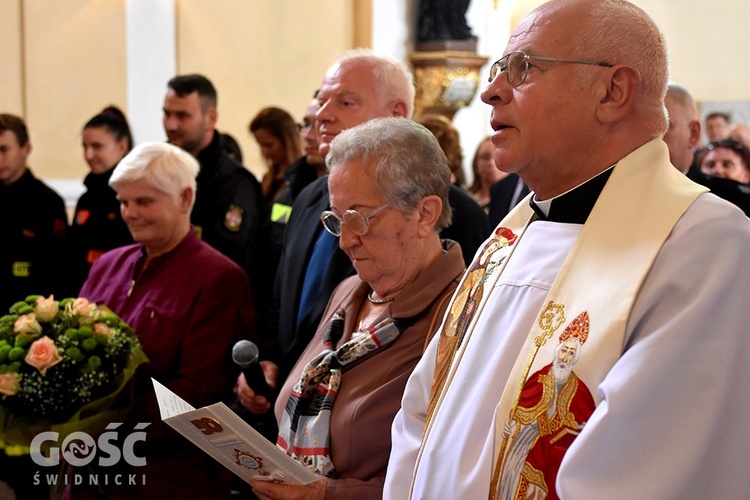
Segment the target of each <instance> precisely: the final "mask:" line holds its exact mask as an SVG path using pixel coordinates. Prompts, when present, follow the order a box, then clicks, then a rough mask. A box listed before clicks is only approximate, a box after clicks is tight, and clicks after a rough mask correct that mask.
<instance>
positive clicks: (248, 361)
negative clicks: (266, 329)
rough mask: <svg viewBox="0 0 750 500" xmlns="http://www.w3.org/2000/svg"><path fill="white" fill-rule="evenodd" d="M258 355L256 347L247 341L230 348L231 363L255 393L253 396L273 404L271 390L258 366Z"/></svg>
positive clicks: (239, 342) (241, 341)
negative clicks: (260, 397)
mask: <svg viewBox="0 0 750 500" xmlns="http://www.w3.org/2000/svg"><path fill="white" fill-rule="evenodd" d="M259 354H260V352H259V351H258V346H257V345H255V344H254V343H252V342H250V341H249V340H240V341H238V342H237V343H236V344H234V347H232V361H234V363H235V364H236V365H237V366H239V367H240V369H241V370H242V373H243V375H245V380H247V385H249V386H250V388H252V390H253V391H255V394H257V395H259V396H263V397H265V398H266V399H267V400H268V401H269V402H273V399H274V396H273V390H272V389H271V388H270V387H269V386H268V383H267V382H266V377H264V376H263V370H262V369H261V368H260V365H259V364H258V355H259Z"/></svg>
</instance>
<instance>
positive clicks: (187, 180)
mask: <svg viewBox="0 0 750 500" xmlns="http://www.w3.org/2000/svg"><path fill="white" fill-rule="evenodd" d="M199 170H200V165H199V164H198V161H197V160H196V159H195V158H193V156H192V155H191V154H190V153H188V152H186V151H184V150H182V149H180V148H178V147H177V146H173V145H171V144H167V143H165V142H144V143H143V144H139V145H138V146H136V147H135V148H133V150H132V151H130V153H128V154H127V155H126V156H125V157H124V158H123V159H122V160H120V163H118V164H117V166H116V167H115V170H114V171H113V172H112V177H110V179H109V185H110V186H112V189H114V190H115V191H116V190H117V187H118V186H119V185H121V184H127V183H129V182H133V181H136V180H139V179H143V180H145V181H146V182H148V183H149V184H150V185H151V186H152V187H154V188H155V189H158V190H159V191H162V192H164V193H167V194H169V195H172V196H175V197H177V196H180V194H181V193H182V192H183V191H184V190H185V188H191V189H192V190H193V203H195V191H196V180H195V178H196V177H197V176H198V171H199ZM191 208H192V205H191Z"/></svg>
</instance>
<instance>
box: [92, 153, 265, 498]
mask: <svg viewBox="0 0 750 500" xmlns="http://www.w3.org/2000/svg"><path fill="white" fill-rule="evenodd" d="M198 168H199V167H198V163H197V162H196V160H195V159H194V158H193V157H192V156H191V155H190V154H188V153H186V152H185V151H183V150H181V149H180V148H178V147H176V146H172V145H170V144H164V143H146V144H141V145H140V146H137V147H136V148H135V149H133V150H132V151H131V152H130V153H129V154H128V155H127V156H125V158H123V160H122V161H121V162H120V163H119V164H118V165H117V167H116V168H115V170H114V172H113V173H112V177H111V178H110V181H109V183H110V185H111V186H112V188H113V189H114V190H115V191H116V192H117V198H118V199H119V201H120V211H121V213H122V217H123V219H124V220H125V223H126V224H127V225H128V229H129V230H130V232H131V234H132V235H133V239H134V240H135V241H136V242H137V244H135V245H129V246H125V247H121V248H117V249H115V250H112V251H110V252H107V253H105V254H104V255H102V256H101V257H100V258H99V259H97V261H96V262H95V263H94V266H93V267H92V269H91V272H90V274H89V277H88V280H87V281H86V282H85V283H84V285H83V288H82V289H81V293H80V295H81V296H83V297H86V298H88V299H89V300H91V301H93V302H96V303H99V304H105V305H107V306H109V308H110V309H112V310H113V311H114V312H115V313H117V314H119V315H120V316H121V317H122V318H123V319H124V320H125V321H126V322H128V324H130V325H131V326H132V327H133V329H134V330H135V332H136V335H138V338H139V339H140V341H141V343H142V345H143V350H144V352H145V353H146V355H147V356H148V357H149V359H150V360H151V363H150V372H151V373H150V375H151V376H153V377H154V378H156V379H157V380H159V381H160V382H161V383H162V384H164V385H166V386H167V387H169V388H170V389H171V390H172V391H174V392H175V393H177V394H178V395H180V396H181V397H182V398H183V399H185V400H186V401H188V402H189V403H190V404H192V405H193V406H196V407H200V406H204V405H207V404H211V403H215V402H218V401H219V400H221V399H223V398H225V397H226V396H228V395H229V394H231V390H232V385H233V381H234V380H235V379H236V378H237V371H235V370H233V366H234V365H233V363H232V361H231V359H230V352H231V349H232V346H233V344H234V342H235V341H237V340H239V339H240V338H248V337H250V336H251V334H252V333H253V330H252V328H253V326H252V321H253V316H254V311H253V306H252V303H251V301H250V286H249V284H248V280H247V277H246V275H245V273H244V272H243V271H242V269H240V268H239V267H238V266H237V265H236V264H235V263H234V262H232V261H231V260H229V259H228V258H227V257H225V256H223V255H222V254H220V253H219V252H218V251H216V250H214V249H213V248H211V247H210V246H208V245H207V244H206V243H204V242H202V241H201V240H199V239H198V237H197V236H196V234H195V232H194V231H193V230H192V228H191V226H190V211H191V208H192V206H193V201H194V199H195V189H196V181H195V177H196V175H197V173H198ZM152 392H153V391H150V392H149V394H148V397H147V398H146V401H145V402H144V405H143V407H142V408H137V409H136V415H135V419H136V421H138V422H144V421H148V422H151V425H150V426H149V428H148V429H147V432H148V436H147V439H146V447H147V449H146V451H145V457H146V462H147V463H146V466H145V467H143V468H139V470H137V471H135V472H138V477H141V474H143V475H144V476H145V477H146V481H144V482H143V483H144V484H142V482H141V481H137V485H136V486H135V487H134V488H133V489H129V490H127V492H126V493H124V494H123V497H130V498H134V497H135V496H136V495H138V496H142V497H148V498H152V497H153V498H166V497H167V496H171V497H174V498H221V497H222V496H228V495H229V487H228V477H224V476H223V475H222V474H225V470H222V468H221V466H219V465H218V464H217V463H216V462H214V461H213V460H212V459H211V458H210V457H209V456H208V455H205V454H204V453H203V452H201V451H200V450H198V449H197V448H195V447H194V446H193V445H192V444H190V443H189V442H188V441H186V440H185V439H183V438H182V437H180V436H178V435H177V434H176V433H174V432H172V431H171V430H168V429H167V428H166V427H165V426H164V425H163V424H162V423H161V418H160V416H159V411H158V407H157V406H156V401H155V399H154V398H153V394H152ZM144 419H145V420H144ZM184 477H189V478H190V481H183V480H181V479H180V478H184Z"/></svg>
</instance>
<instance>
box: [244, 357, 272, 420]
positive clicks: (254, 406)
mask: <svg viewBox="0 0 750 500" xmlns="http://www.w3.org/2000/svg"><path fill="white" fill-rule="evenodd" d="M260 367H261V369H262V370H263V376H264V377H265V379H266V383H267V384H268V387H270V388H271V389H275V388H276V379H277V378H278V376H279V367H278V366H276V364H275V363H274V362H272V361H261V362H260ZM234 393H235V394H236V395H237V398H238V399H239V400H240V403H241V404H242V406H243V407H244V408H245V409H246V410H247V411H249V412H250V413H255V414H256V415H263V414H264V413H267V412H268V411H269V410H270V409H271V403H270V402H269V401H268V400H267V399H266V398H265V397H264V396H259V395H257V394H255V391H254V390H253V389H252V387H250V386H249V385H247V380H245V375H244V374H242V373H240V376H239V377H237V383H236V384H234Z"/></svg>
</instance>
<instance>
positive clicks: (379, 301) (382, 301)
mask: <svg viewBox="0 0 750 500" xmlns="http://www.w3.org/2000/svg"><path fill="white" fill-rule="evenodd" d="M372 292H373V290H370V291H369V292H367V300H369V301H370V304H375V305H380V304H387V303H388V302H393V301H394V300H396V297H391V298H388V299H373V298H372Z"/></svg>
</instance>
